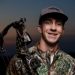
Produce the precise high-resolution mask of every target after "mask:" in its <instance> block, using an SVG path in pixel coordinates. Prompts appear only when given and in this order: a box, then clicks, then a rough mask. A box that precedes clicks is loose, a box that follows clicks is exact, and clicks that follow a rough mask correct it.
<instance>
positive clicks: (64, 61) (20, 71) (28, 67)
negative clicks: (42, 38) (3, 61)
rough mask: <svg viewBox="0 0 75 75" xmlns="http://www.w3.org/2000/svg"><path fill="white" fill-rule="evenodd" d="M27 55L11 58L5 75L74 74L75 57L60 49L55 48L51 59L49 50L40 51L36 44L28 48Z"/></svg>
mask: <svg viewBox="0 0 75 75" xmlns="http://www.w3.org/2000/svg"><path fill="white" fill-rule="evenodd" d="M28 51H29V54H30V55H29V56H25V57H24V56H23V58H24V59H25V61H24V59H22V58H21V57H18V56H17V55H15V56H14V58H12V59H11V61H10V64H9V66H8V68H7V72H6V73H7V75H75V59H74V58H73V57H71V56H70V55H68V54H66V53H65V52H63V51H62V50H59V49H58V50H57V52H56V53H55V54H54V57H53V61H52V63H51V60H50V56H51V54H50V52H49V51H47V52H41V51H40V50H39V49H38V48H37V46H33V47H31V48H29V49H28Z"/></svg>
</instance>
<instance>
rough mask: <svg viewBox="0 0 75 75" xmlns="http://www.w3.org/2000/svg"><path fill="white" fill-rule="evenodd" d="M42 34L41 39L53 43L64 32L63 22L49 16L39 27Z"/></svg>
mask: <svg viewBox="0 0 75 75" xmlns="http://www.w3.org/2000/svg"><path fill="white" fill-rule="evenodd" d="M39 31H40V33H41V34H42V39H43V40H44V41H46V42H48V43H50V44H55V43H56V42H58V41H59V39H60V37H61V36H62V34H63V32H64V26H63V23H62V22H61V21H59V20H57V19H53V18H50V19H48V20H45V21H44V22H43V23H42V25H41V26H40V27H39Z"/></svg>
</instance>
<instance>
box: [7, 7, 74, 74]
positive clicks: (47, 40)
mask: <svg viewBox="0 0 75 75" xmlns="http://www.w3.org/2000/svg"><path fill="white" fill-rule="evenodd" d="M67 20H68V17H67V16H66V15H65V14H64V13H63V11H62V10H60V9H59V8H57V7H48V8H46V9H43V10H42V12H41V15H40V18H39V26H38V31H39V32H40V34H41V37H40V41H39V42H38V43H37V44H36V45H34V46H33V47H31V48H29V49H28V52H29V56H28V55H25V58H26V59H25V61H27V62H26V63H25V61H24V60H23V59H20V61H18V59H19V58H18V57H17V61H18V62H17V61H16V60H15V63H16V64H19V62H21V63H20V64H19V65H20V66H19V68H18V69H17V66H15V65H14V67H15V68H14V67H9V68H8V73H10V75H15V74H14V73H17V74H16V75H75V59H74V58H72V57H71V56H70V55H68V54H67V53H65V52H63V51H62V50H60V47H59V40H60V39H61V37H62V36H63V34H64V24H65V22H66V21H67ZM15 63H14V64H15ZM12 64H13V63H12ZM12 64H10V65H11V66H12ZM26 64H27V65H26Z"/></svg>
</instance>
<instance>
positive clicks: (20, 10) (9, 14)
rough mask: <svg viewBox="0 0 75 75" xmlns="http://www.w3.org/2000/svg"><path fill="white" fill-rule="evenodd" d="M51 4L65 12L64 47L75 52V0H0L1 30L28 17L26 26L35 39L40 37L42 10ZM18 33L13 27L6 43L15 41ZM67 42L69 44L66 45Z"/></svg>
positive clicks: (10, 43) (6, 38)
mask: <svg viewBox="0 0 75 75" xmlns="http://www.w3.org/2000/svg"><path fill="white" fill-rule="evenodd" d="M49 6H56V7H59V8H61V9H63V11H64V12H65V14H66V15H67V16H68V18H69V19H68V21H67V22H66V25H65V35H64V39H63V42H62V44H63V47H64V48H65V47H67V48H66V49H70V51H72V52H75V51H74V50H75V46H74V44H75V0H0V32H1V31H2V30H3V29H4V28H5V27H6V26H7V25H9V24H10V23H12V22H14V21H17V20H19V19H20V18H24V17H26V19H27V20H26V27H27V31H28V33H29V34H30V35H31V37H32V39H34V40H33V41H36V40H37V39H38V35H39V33H38V32H37V30H36V26H37V25H38V19H39V16H40V11H41V9H43V8H46V7H49ZM34 31H35V33H34ZM15 36H16V33H15V30H14V29H13V28H11V29H10V30H9V31H8V34H7V35H6V36H5V38H4V39H5V43H6V44H7V45H12V44H14V43H15V38H16V37H15ZM66 44H67V45H66Z"/></svg>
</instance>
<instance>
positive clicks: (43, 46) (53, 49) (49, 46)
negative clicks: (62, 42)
mask: <svg viewBox="0 0 75 75" xmlns="http://www.w3.org/2000/svg"><path fill="white" fill-rule="evenodd" d="M38 48H39V49H40V50H41V51H43V52H46V51H48V50H49V51H50V52H51V53H55V52H56V51H57V49H58V44H47V43H46V42H45V41H44V40H42V39H41V40H40V42H39V44H38Z"/></svg>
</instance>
